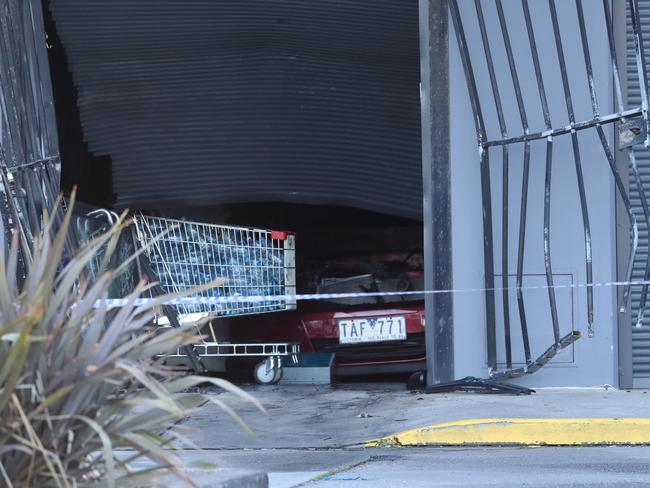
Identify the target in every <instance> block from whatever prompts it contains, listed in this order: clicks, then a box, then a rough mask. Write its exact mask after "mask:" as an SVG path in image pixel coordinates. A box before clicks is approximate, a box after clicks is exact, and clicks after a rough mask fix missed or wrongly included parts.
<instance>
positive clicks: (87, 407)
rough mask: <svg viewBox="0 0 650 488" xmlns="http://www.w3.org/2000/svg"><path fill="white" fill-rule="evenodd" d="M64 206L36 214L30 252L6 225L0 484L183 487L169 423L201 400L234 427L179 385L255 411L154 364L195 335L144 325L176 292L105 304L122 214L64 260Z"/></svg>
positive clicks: (175, 424)
mask: <svg viewBox="0 0 650 488" xmlns="http://www.w3.org/2000/svg"><path fill="white" fill-rule="evenodd" d="M71 207H72V206H70V208H69V209H68V211H66V212H65V213H64V215H63V218H62V219H59V220H60V222H59V225H55V221H56V220H57V219H55V218H54V217H50V216H48V215H47V213H45V214H44V217H43V229H42V231H41V232H40V233H38V236H37V238H36V240H35V242H34V244H33V246H32V247H31V248H27V246H26V244H25V242H21V241H22V239H21V237H20V236H21V233H20V232H14V233H13V235H14V238H13V241H12V243H11V247H10V250H9V252H8V255H7V256H5V255H4V254H5V253H2V252H0V485H7V486H9V487H21V488H22V487H39V488H40V487H61V488H68V487H85V486H93V487H96V486H106V487H114V486H149V484H151V483H153V484H155V483H156V482H155V479H156V477H158V476H159V475H163V474H164V475H166V476H169V475H172V476H176V477H178V478H181V479H183V480H184V481H185V482H187V483H188V484H189V485H192V481H191V479H190V478H189V477H188V476H187V474H186V472H185V470H184V468H186V467H187V466H185V465H184V464H183V462H182V461H181V459H180V458H179V456H178V455H177V451H175V449H176V448H178V447H179V446H180V445H181V444H182V441H183V440H186V439H185V434H184V432H183V431H182V423H181V422H179V421H181V420H182V419H185V418H187V417H188V416H190V415H191V414H192V413H193V412H194V411H196V409H199V408H201V406H202V405H204V404H205V403H206V402H208V401H212V402H214V403H216V404H217V405H219V406H220V407H221V408H223V409H224V410H225V411H226V412H227V413H228V414H230V415H231V416H232V418H233V419H234V421H237V422H239V423H240V424H243V422H242V421H241V419H240V418H239V417H237V415H236V413H235V412H234V411H233V410H232V409H231V408H230V407H229V406H228V405H226V404H224V403H223V402H222V401H219V400H218V399H216V398H214V397H206V396H204V395H202V394H198V393H186V391H187V390H188V389H190V390H192V389H193V388H192V387H194V386H196V385H198V384H199V383H203V382H206V381H207V382H210V383H212V384H214V385H216V386H218V387H220V388H222V389H223V390H226V391H229V392H231V393H233V394H234V395H236V396H237V397H239V399H243V400H245V401H247V402H252V403H253V404H255V405H256V406H257V407H258V408H259V409H260V410H262V411H263V408H262V406H261V405H260V404H259V402H257V401H256V400H255V399H254V398H253V397H251V396H250V395H248V394H247V393H245V392H243V391H242V390H240V389H238V388H237V387H235V386H233V385H232V384H230V383H229V382H227V381H225V380H221V379H218V378H206V377H197V376H192V375H188V374H187V373H186V372H184V371H180V370H178V369H173V368H169V367H167V366H165V365H164V363H163V361H162V359H161V358H160V357H159V353H161V352H162V351H169V350H174V349H175V348H177V347H179V346H181V345H184V344H190V343H191V342H192V341H195V340H196V339H197V337H196V335H194V334H193V333H191V332H188V331H187V329H185V330H183V329H163V330H157V331H156V330H154V329H153V328H152V327H151V324H152V319H153V317H154V315H155V312H156V310H157V309H158V308H159V307H160V305H161V303H163V302H164V301H166V300H169V299H171V298H174V297H175V296H171V295H170V296H164V297H157V298H155V299H151V300H149V301H147V302H146V303H145V304H144V305H143V304H141V303H140V304H138V303H136V300H137V299H138V298H140V297H141V295H143V293H145V294H146V292H147V290H148V287H149V285H147V284H146V283H144V282H141V283H139V284H137V286H136V287H135V289H134V290H133V291H132V293H130V294H129V295H128V296H126V297H123V298H125V300H126V304H125V305H124V306H121V307H119V308H115V309H111V308H108V307H107V305H106V303H104V302H103V300H104V299H106V298H108V297H109V295H108V290H109V288H110V286H111V284H112V283H113V282H114V280H116V279H117V278H118V277H119V276H120V274H121V273H123V272H124V270H125V269H126V268H127V267H128V266H129V265H130V264H132V262H133V260H134V259H135V256H131V257H130V258H128V259H127V260H125V261H124V262H122V263H119V265H117V266H115V267H114V268H113V269H110V267H109V266H108V263H110V262H111V256H112V255H113V253H114V251H115V249H116V244H117V242H118V239H119V236H120V233H121V232H123V231H125V229H126V228H127V226H128V225H129V222H128V221H127V219H126V216H125V215H122V216H121V217H120V219H119V220H118V222H117V223H116V224H115V225H113V226H112V227H110V228H109V229H108V230H107V231H106V232H103V233H100V234H99V235H97V236H95V237H94V238H92V239H91V240H90V241H88V242H86V243H84V244H83V245H81V246H79V249H78V250H77V251H76V252H75V253H74V255H73V256H71V257H70V256H64V248H65V240H66V235H67V234H68V233H69V232H70V228H71V221H72V211H71ZM55 214H56V212H53V215H55ZM55 228H56V229H57V230H55ZM21 251H22V253H23V256H26V258H24V259H23V261H24V262H25V267H26V269H27V272H26V277H25V278H24V280H18V279H17V270H18V268H19V260H20V254H21ZM98 256H101V259H100V261H101V267H100V272H99V273H93V278H92V279H91V278H89V275H90V274H89V273H88V269H89V266H90V265H91V263H92V262H93V260H95V261H97V257H98ZM212 285H213V286H214V285H215V284H214V283H213V284H212ZM189 294H191V292H189ZM146 296H148V295H146ZM244 427H245V426H244ZM143 458H146V462H141V460H142V459H143ZM136 460H137V461H138V462H137V463H135V466H136V467H133V466H134V464H133V462H134V461H136ZM137 466H139V468H138V467H137Z"/></svg>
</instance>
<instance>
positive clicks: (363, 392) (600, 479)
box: [179, 383, 650, 488]
mask: <svg viewBox="0 0 650 488" xmlns="http://www.w3.org/2000/svg"><path fill="white" fill-rule="evenodd" d="M244 389H245V390H246V391H248V392H249V393H251V394H252V395H254V396H255V397H257V398H258V399H259V400H260V401H261V402H262V404H263V405H264V406H265V408H266V409H267V411H268V414H267V415H262V414H261V413H259V411H257V410H255V409H254V408H252V407H251V406H249V405H246V404H245V403H242V402H241V401H240V400H239V399H237V398H236V397H234V396H233V395H231V394H227V393H222V392H220V391H218V390H216V389H209V390H206V391H205V392H206V393H209V394H214V395H216V396H217V397H218V398H219V399H220V400H221V401H224V402H226V403H227V404H228V405H229V406H231V407H232V408H233V409H234V410H235V411H237V412H238V413H239V414H240V415H241V417H242V418H243V419H244V421H245V422H246V423H247V424H248V425H249V426H250V427H251V428H252V429H253V431H254V432H255V436H250V435H248V434H246V433H245V432H244V431H243V430H242V429H241V428H240V427H239V426H238V425H237V424H236V422H234V421H233V420H232V419H230V418H229V417H228V415H227V414H226V413H225V412H223V411H222V410H220V409H219V408H218V407H217V406H216V405H211V404H208V405H206V406H205V407H204V408H202V409H201V410H200V411H199V412H197V413H196V414H195V415H194V416H193V418H191V419H189V420H188V421H186V422H185V423H184V424H185V426H186V427H188V428H189V429H190V430H189V431H188V432H186V436H187V437H188V438H189V439H190V440H191V441H192V442H194V443H195V444H197V445H198V447H200V448H202V449H203V451H202V452H196V451H185V452H184V453H183V454H182V456H184V457H187V458H188V459H192V460H198V459H200V460H202V461H207V462H211V463H215V464H216V465H218V466H219V467H220V468H222V469H224V470H226V471H227V470H245V471H247V472H249V473H250V472H254V473H265V474H267V476H268V486H271V487H272V488H290V487H296V486H320V485H324V486H339V485H343V484H344V486H351V487H352V486H362V485H363V486H400V485H404V486H409V487H414V486H465V485H466V484H469V483H471V484H473V485H476V486H522V485H525V486H593V485H595V484H600V485H601V486H647V485H648V483H650V447H646V446H645V444H650V421H649V420H648V419H650V395H649V394H647V393H646V392H644V391H638V390H637V391H630V392H627V391H619V390H614V389H611V388H608V389H605V388H592V389H539V390H538V392H537V393H536V394H533V395H530V396H510V395H486V394H476V393H453V394H434V395H427V394H418V393H411V392H408V391H406V390H405V388H404V385H403V384H397V383H395V384H379V383H377V384H344V385H337V386H332V387H323V386H318V387H317V386H271V387H260V386H256V385H255V386H253V385H250V386H244ZM619 419H625V420H619ZM477 423H478V424H481V425H477ZM441 424H446V425H447V428H441V427H440V425H441ZM533 424H534V425H533ZM450 425H451V426H453V427H452V428H450V427H449V426H450ZM462 425H469V426H471V429H463V428H462ZM486 425H487V426H488V427H486ZM512 425H519V426H522V425H523V429H521V430H520V431H519V432H518V433H517V435H519V436H522V435H523V436H524V437H523V438H522V437H519V438H518V441H517V442H512V439H513V438H512V437H510V438H505V441H503V442H499V438H498V436H499V435H502V434H503V433H504V432H507V430H508V428H510V427H511V426H512ZM531 425H533V427H531ZM585 425H588V426H590V427H588V428H587V430H586V431H585V430H584V427H585ZM647 427H648V428H647ZM426 429H429V430H431V431H436V430H438V431H446V432H447V434H445V435H449V434H448V432H451V431H453V430H454V429H456V430H457V431H458V432H464V434H463V435H465V437H463V436H458V435H457V434H458V433H456V434H453V435H457V437H456V438H455V439H454V438H453V435H452V439H451V441H450V442H441V441H440V439H438V441H436V439H433V440H432V439H431V438H429V439H424V441H422V439H421V438H420V439H419V441H418V442H410V443H409V442H408V439H407V438H406V437H407V436H405V435H404V433H410V434H408V435H413V433H414V432H417V433H419V434H422V432H424V431H425V430H426ZM472 429H473V431H474V434H476V433H479V434H480V433H481V432H483V433H484V432H485V431H486V430H489V429H496V431H497V435H495V434H494V433H492V434H490V437H489V438H488V439H487V440H486V438H485V437H484V438H481V439H479V440H480V442H473V441H472V439H471V435H474V434H471V432H470V430H472ZM567 429H568V430H567ZM571 429H573V430H571ZM581 429H582V430H581ZM608 429H609V430H608ZM612 429H613V430H612ZM468 432H470V434H471V435H470V434H468ZM527 432H529V433H533V434H534V435H533V434H531V435H529V436H528V438H526V437H525V436H526V435H527V434H526V433H527ZM548 432H550V433H551V434H550V435H551V438H550V439H551V440H552V437H553V436H556V438H557V439H560V440H561V442H557V443H554V442H547V441H548V440H549V437H546V438H539V437H538V436H539V435H540V433H548ZM567 432H568V433H567ZM585 432H588V435H587V437H585V438H586V439H588V441H589V442H586V443H582V442H578V444H589V445H590V446H594V445H595V446H601V447H534V446H539V445H545V444H548V445H553V444H559V445H569V444H572V443H574V442H570V441H572V440H573V439H574V438H578V439H579V436H580V435H584V433H585ZM608 432H609V433H608ZM612 432H614V434H615V435H616V436H619V438H617V442H612V438H611V434H612ZM626 433H627V434H629V436H628V437H629V439H626V438H625V435H627V434H626ZM511 434H512V433H511ZM468 435H470V437H467V436H468ZM599 435H600V438H599V437H598V436H599ZM607 435H610V437H607ZM400 436H401V437H400ZM576 436H578V437H576ZM589 436H591V437H589ZM594 436H595V437H594ZM621 436H623V437H621ZM468 439H469V440H468ZM508 439H509V440H508ZM630 439H633V440H634V442H626V440H630ZM373 440H375V441H376V440H379V442H374V443H373V442H370V441H373ZM395 440H396V442H395ZM447 440H449V439H447ZM493 441H494V442H493ZM613 443H616V444H620V445H622V446H626V445H629V444H635V443H636V444H644V445H643V446H640V447H615V446H614V447H612V446H609V445H610V444H613ZM407 445H418V446H424V447H417V448H411V449H406V448H403V447H401V446H407ZM441 445H446V446H447V447H442V448H441V447H432V446H441ZM512 445H518V446H520V447H503V446H512ZM371 446H375V447H371ZM467 446H474V447H467ZM486 446H493V447H486ZM497 446H498V447H497ZM605 446H607V447H605ZM549 466H553V469H549V468H548V467H549ZM217 471H218V470H217ZM232 472H236V471H232ZM479 474H480V476H479ZM194 475H196V479H197V480H201V483H200V485H201V486H226V485H216V484H211V483H210V480H211V475H210V473H209V472H202V473H199V472H196V473H194ZM531 477H532V478H531ZM563 479H565V480H568V484H564V483H563V482H561V481H562V480H563ZM463 480H464V481H463ZM535 480H537V481H539V484H536V482H533V481H535ZM204 481H205V482H204ZM619 482H621V483H622V484H619ZM179 486H180V485H179ZM233 486H236V484H235V485H233ZM256 486H259V487H264V486H267V485H266V481H265V480H264V479H260V481H259V483H258V484H257V485H256Z"/></svg>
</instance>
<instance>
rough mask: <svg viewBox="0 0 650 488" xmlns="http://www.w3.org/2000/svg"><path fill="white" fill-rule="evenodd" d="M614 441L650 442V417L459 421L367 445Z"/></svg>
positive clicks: (385, 438) (406, 432)
mask: <svg viewBox="0 0 650 488" xmlns="http://www.w3.org/2000/svg"><path fill="white" fill-rule="evenodd" d="M612 444H620V445H625V444H650V418H549V419H526V418H523V419H522V418H501V419H472V420H459V421H457V422H448V423H444V424H436V425H430V426H427V427H421V428H418V429H412V430H407V431H405V432H401V433H399V434H395V435H391V436H387V437H383V438H381V439H376V440H373V441H369V442H368V443H366V447H381V446H463V445H527V446H540V445H548V446H575V445H612Z"/></svg>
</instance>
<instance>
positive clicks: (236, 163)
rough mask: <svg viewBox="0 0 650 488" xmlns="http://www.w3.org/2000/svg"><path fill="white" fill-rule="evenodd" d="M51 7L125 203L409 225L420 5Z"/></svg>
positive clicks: (215, 0)
mask: <svg viewBox="0 0 650 488" xmlns="http://www.w3.org/2000/svg"><path fill="white" fill-rule="evenodd" d="M50 3H51V9H52V13H53V17H54V20H55V22H56V28H57V32H58V34H59V36H60V38H61V40H62V43H63V45H64V48H65V50H66V54H67V57H68V62H69V65H70V67H71V70H72V72H73V75H74V80H75V84H76V86H77V87H78V91H79V106H80V110H81V119H82V126H83V131H84V138H85V140H86V141H87V143H88V145H89V148H90V150H91V151H93V152H95V153H96V154H98V155H110V156H111V157H112V159H113V182H114V190H115V191H116V193H117V198H118V203H119V204H120V205H128V206H130V207H132V208H133V207H154V208H155V207H161V206H170V205H175V204H183V205H187V204H190V205H203V204H213V203H227V202H246V201H289V202H300V203H319V204H342V205H350V206H354V207H360V208H366V209H370V210H375V211H379V212H386V213H390V214H395V215H402V216H408V217H419V216H420V213H421V206H422V200H421V169H420V168H421V166H420V115H419V88H418V83H419V53H418V18H417V15H418V11H417V2H416V1H411V0H409V1H404V0H157V1H151V0H110V1H106V0H83V1H81V0H50Z"/></svg>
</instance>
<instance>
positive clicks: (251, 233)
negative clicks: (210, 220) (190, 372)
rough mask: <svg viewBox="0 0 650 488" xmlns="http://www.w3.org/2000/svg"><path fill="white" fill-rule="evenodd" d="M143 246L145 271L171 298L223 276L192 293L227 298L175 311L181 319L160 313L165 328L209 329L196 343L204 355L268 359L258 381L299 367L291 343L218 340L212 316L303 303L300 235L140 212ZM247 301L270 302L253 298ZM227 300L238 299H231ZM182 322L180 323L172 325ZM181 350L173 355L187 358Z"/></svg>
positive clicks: (271, 380)
mask: <svg viewBox="0 0 650 488" xmlns="http://www.w3.org/2000/svg"><path fill="white" fill-rule="evenodd" d="M133 222H134V228H135V239H136V241H137V245H138V247H141V248H144V250H145V253H144V254H145V256H146V259H145V263H139V264H146V269H144V270H143V269H140V274H141V275H142V274H145V275H150V276H149V277H150V278H151V279H152V280H153V281H157V282H158V283H159V287H160V288H161V289H162V291H163V292H165V293H175V292H185V291H187V290H191V289H197V288H198V287H201V286H202V285H206V284H208V283H211V282H214V281H215V280H217V279H219V278H222V279H223V280H224V281H223V283H221V284H218V285H217V286H214V287H211V288H209V289H203V290H200V291H197V292H196V293H193V294H192V295H191V296H192V297H194V298H197V299H200V298H213V299H219V298H225V299H226V300H221V301H218V300H212V301H209V302H205V301H204V303H182V304H179V305H176V306H175V309H176V311H177V312H178V315H177V316H176V314H175V313H174V314H170V313H169V312H168V311H167V312H166V313H161V314H160V315H159V316H157V317H156V323H157V325H158V326H161V327H166V326H170V325H181V326H195V327H199V328H200V327H202V326H204V325H206V324H207V326H208V328H209V331H210V334H209V338H210V339H209V340H202V342H201V343H199V344H195V345H194V348H193V350H194V351H195V352H196V354H197V355H198V357H200V358H214V357H261V358H262V361H261V362H260V363H259V364H257V366H256V367H255V370H254V375H255V379H256V381H257V382H258V383H262V384H272V383H277V382H278V381H279V380H280V378H281V377H282V359H283V358H285V359H288V360H290V361H292V362H293V363H296V362H297V360H298V359H297V358H298V353H299V352H300V346H299V344H297V343H291V342H273V343H266V342H265V343H247V344H240V343H237V344H231V343H228V342H223V341H219V340H218V338H217V335H216V334H215V331H214V328H213V319H218V318H220V317H232V316H239V315H250V314H260V313H268V312H279V311H284V310H293V309H295V308H296V301H295V300H294V299H292V298H291V296H294V295H295V293H296V267H295V236H294V235H292V234H291V233H288V232H277V231H269V230H264V229H254V228H248V227H234V226H225V225H215V224H206V223H200V222H192V221H187V220H179V219H168V218H161V217H151V216H145V215H142V214H138V215H136V216H135V217H134V219H133ZM246 297H264V300H257V301H246V300H245V298H246ZM227 298H237V299H236V300H227ZM176 317H177V320H178V324H174V323H172V321H176ZM187 356H188V352H187V350H186V349H181V348H179V349H178V350H176V351H175V352H173V353H172V354H169V355H168V357H170V358H185V357H187Z"/></svg>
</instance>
